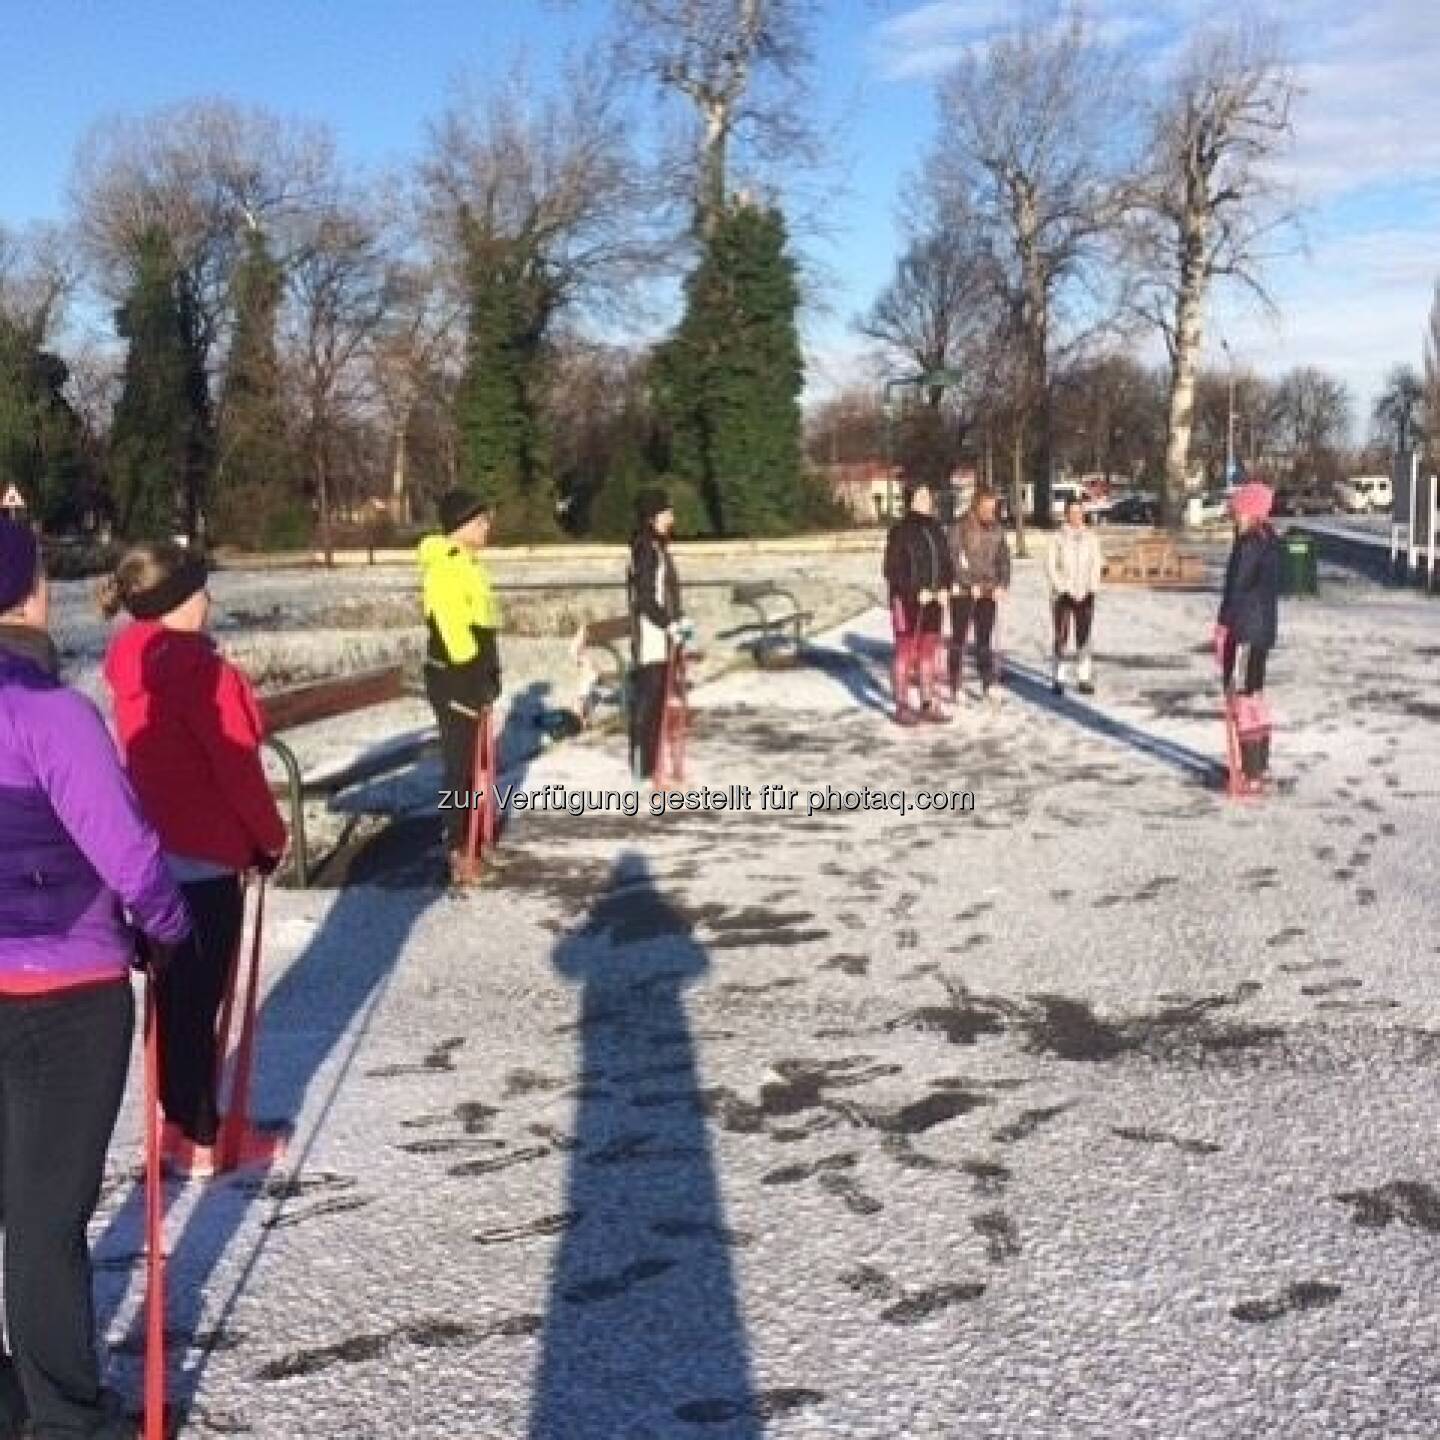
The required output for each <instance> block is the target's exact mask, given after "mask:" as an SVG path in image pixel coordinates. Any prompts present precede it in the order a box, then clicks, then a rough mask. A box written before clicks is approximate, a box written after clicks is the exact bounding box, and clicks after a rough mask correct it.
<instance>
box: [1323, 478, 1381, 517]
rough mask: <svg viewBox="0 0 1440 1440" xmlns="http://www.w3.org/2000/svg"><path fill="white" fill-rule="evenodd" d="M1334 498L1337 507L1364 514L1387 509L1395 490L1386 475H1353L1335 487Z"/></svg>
mask: <svg viewBox="0 0 1440 1440" xmlns="http://www.w3.org/2000/svg"><path fill="white" fill-rule="evenodd" d="M1335 500H1336V505H1337V508H1339V509H1341V510H1346V511H1349V513H1350V514H1352V515H1365V514H1368V513H1369V512H1370V511H1372V510H1388V509H1389V508H1390V507H1391V505H1393V504H1394V503H1395V492H1394V489H1393V487H1392V486H1391V484H1390V477H1389V476H1388V475H1355V476H1352V477H1351V478H1350V479H1349V480H1342V481H1341V482H1340V483H1339V485H1337V486H1336V487H1335Z"/></svg>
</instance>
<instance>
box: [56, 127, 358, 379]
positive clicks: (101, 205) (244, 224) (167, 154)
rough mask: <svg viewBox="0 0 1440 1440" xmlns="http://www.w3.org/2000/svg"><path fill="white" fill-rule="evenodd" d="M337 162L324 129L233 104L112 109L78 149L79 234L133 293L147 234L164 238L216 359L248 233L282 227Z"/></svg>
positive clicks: (313, 198) (118, 283)
mask: <svg viewBox="0 0 1440 1440" xmlns="http://www.w3.org/2000/svg"><path fill="white" fill-rule="evenodd" d="M334 169H335V147H334V141H333V139H332V137H331V135H330V133H329V132H328V131H327V130H326V129H325V128H324V127H322V126H317V125H309V124H302V123H299V122H294V121H290V120H286V119H282V118H280V117H278V116H275V115H272V114H270V113H268V112H267V111H264V110H260V109H250V108H244V107H241V106H237V105H234V104H232V103H231V102H229V101H225V100H190V101H184V102H182V103H180V104H177V105H173V106H168V107H165V108H163V109H159V110H154V111H151V112H149V113H147V114H144V115H140V116H135V117H126V116H112V117H109V118H107V119H105V120H103V121H100V122H98V123H97V124H96V125H95V126H94V127H93V128H92V129H91V131H90V132H89V134H88V135H87V136H86V137H85V139H84V140H83V141H82V142H81V145H80V147H79V150H78V151H77V155H76V160H75V166H74V171H73V174H72V178H71V187H70V188H71V197H72V204H73V208H74V210H75V215H76V230H77V233H78V235H79V237H80V242H81V245H82V248H83V251H84V253H85V255H86V257H87V258H88V259H89V261H90V263H91V266H92V268H93V270H94V273H95V276H96V279H97V280H98V282H99V286H100V289H101V290H102V292H103V293H104V294H105V295H106V296H107V297H109V298H111V299H119V298H120V297H121V296H123V295H124V294H125V292H126V291H127V290H128V288H129V286H130V284H131V282H132V280H133V278H134V274H135V268H136V265H137V263H138V259H139V256H140V254H141V253H142V249H143V246H144V243H145V239H146V236H147V235H153V234H155V233H157V232H158V233H161V234H163V235H164V236H165V237H166V239H167V240H168V241H169V243H170V246H171V248H172V250H173V251H174V254H175V257H176V260H177V262H178V264H179V266H180V268H181V271H182V275H183V278H184V280H185V283H186V285H187V287H188V289H189V291H190V295H191V298H192V299H193V301H194V303H195V304H196V306H197V310H198V313H199V315H200V317H201V322H202V323H201V335H200V340H201V344H202V347H203V349H204V351H205V354H206V356H208V355H209V354H210V352H211V350H212V348H213V347H214V346H215V344H216V342H217V340H219V339H220V337H221V336H222V334H223V331H224V326H225V321H226V318H227V312H228V309H229V299H230V297H229V285H230V278H231V274H232V271H233V268H234V264H235V259H236V256H237V253H238V250H239V246H240V244H241V242H242V239H243V236H244V234H245V232H246V231H247V230H254V229H260V230H264V231H265V232H266V233H267V235H269V234H272V233H278V232H281V231H283V230H284V229H285V228H286V226H287V224H288V222H290V221H291V220H292V219H294V218H295V217H296V216H298V215H299V214H301V213H302V212H303V211H304V210H305V209H306V208H307V207H309V206H310V205H312V204H313V203H316V202H317V200H318V199H319V197H321V196H322V195H323V194H324V193H325V190H326V188H327V186H328V185H329V184H330V177H331V176H332V175H333V172H334ZM279 249H280V258H281V260H282V262H283V260H284V259H285V258H286V257H285V247H284V246H283V244H282V245H281V246H280V247H279Z"/></svg>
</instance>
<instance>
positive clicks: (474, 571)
mask: <svg viewBox="0 0 1440 1440" xmlns="http://www.w3.org/2000/svg"><path fill="white" fill-rule="evenodd" d="M416 558H417V560H418V561H419V563H420V575H421V579H422V584H423V596H422V599H423V605H424V610H425V623H426V627H427V628H428V630H429V632H430V649H429V656H428V659H427V664H428V665H429V666H431V667H432V668H436V669H441V670H448V671H451V672H454V674H455V675H456V678H457V679H464V680H473V681H475V682H476V683H477V684H479V685H480V687H481V688H482V689H483V690H486V691H489V690H491V689H492V688H493V690H494V692H495V693H496V694H498V693H499V688H500V663H499V657H498V654H497V648H496V643H495V639H496V633H497V632H498V631H499V629H500V606H499V604H498V603H497V602H496V599H495V591H494V589H493V588H492V587H491V584H490V577H489V575H488V574H486V572H485V568H484V566H483V565H481V564H480V561H479V559H478V558H477V557H476V555H475V553H474V551H472V550H470V549H468V548H467V547H466V546H464V545H461V544H459V543H458V542H457V541H454V540H451V539H450V538H449V537H448V536H445V535H430V536H427V537H426V538H425V539H424V540H422V541H421V542H420V548H419V550H418V551H417V552H416ZM492 682H493V684H492ZM465 688H467V689H469V688H471V687H470V686H469V685H468V684H467V685H466V686H465ZM480 698H482V699H483V702H484V703H486V704H488V703H489V702H490V700H491V699H493V698H494V697H493V695H485V696H482V697H480Z"/></svg>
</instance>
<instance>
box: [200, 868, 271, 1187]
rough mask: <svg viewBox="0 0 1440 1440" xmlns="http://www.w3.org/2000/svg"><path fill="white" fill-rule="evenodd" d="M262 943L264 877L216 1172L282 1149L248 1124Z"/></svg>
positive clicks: (258, 891)
mask: <svg viewBox="0 0 1440 1440" xmlns="http://www.w3.org/2000/svg"><path fill="white" fill-rule="evenodd" d="M264 939H265V877H264V876H263V875H261V876H260V878H259V881H258V882H257V884H256V887H255V930H254V934H253V935H252V936H251V940H250V973H249V976H248V986H247V992H246V995H245V1014H244V1018H243V1020H242V1021H241V1024H240V1043H239V1045H238V1046H237V1047H236V1050H235V1073H234V1076H233V1077H232V1079H231V1083H230V1103H229V1104H228V1105H227V1106H226V1108H225V1118H224V1119H223V1120H222V1121H221V1123H220V1138H219V1145H218V1147H217V1149H218V1154H217V1155H216V1168H217V1169H218V1170H233V1169H234V1168H235V1167H236V1166H237V1165H242V1164H252V1163H254V1162H256V1161H262V1162H266V1163H268V1162H270V1161H272V1160H274V1159H275V1157H276V1155H277V1153H278V1152H279V1151H280V1150H281V1149H282V1148H283V1141H281V1140H279V1139H278V1138H268V1137H261V1136H258V1135H256V1134H255V1132H254V1130H253V1128H252V1127H251V1124H250V1085H251V1080H252V1078H253V1076H254V1070H255V1022H256V1015H257V1012H258V1010H259V1006H260V955H261V951H262V950H263V948H264Z"/></svg>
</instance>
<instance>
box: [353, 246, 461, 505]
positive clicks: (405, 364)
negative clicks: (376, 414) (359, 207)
mask: <svg viewBox="0 0 1440 1440" xmlns="http://www.w3.org/2000/svg"><path fill="white" fill-rule="evenodd" d="M463 333H464V311H463V308H462V306H461V305H460V304H459V302H458V301H457V299H456V297H455V296H454V294H453V292H451V291H449V290H447V289H446V288H445V287H444V286H442V285H441V284H440V282H439V277H438V276H437V274H436V272H435V268H434V267H433V266H431V265H425V264H419V263H396V264H393V265H392V266H391V267H390V269H389V271H388V273H387V275H386V278H385V284H384V296H383V305H382V313H381V315H380V317H379V322H378V324H377V326H376V329H375V333H374V335H373V336H372V337H371V340H370V343H369V346H368V350H367V353H368V355H369V358H370V363H371V366H372V369H373V373H374V378H375V386H376V390H377V392H378V395H379V398H380V402H381V404H382V406H383V407H384V410H385V415H386V418H387V420H388V422H389V428H390V513H391V517H392V518H393V519H394V520H395V521H396V522H397V523H400V524H404V523H406V522H408V521H409V520H410V519H411V516H412V514H413V506H412V504H411V499H412V496H411V481H410V464H409V461H410V449H411V442H412V438H413V437H412V433H411V432H412V424H413V420H414V417H415V414H416V411H417V409H419V408H420V407H421V405H422V403H423V402H424V401H425V399H426V398H427V396H428V398H429V399H430V400H431V401H432V402H434V401H438V400H439V399H440V398H441V397H440V396H439V395H438V394H437V393H436V392H437V390H438V389H439V388H440V384H439V382H441V380H442V378H443V377H444V376H445V375H447V374H451V375H453V374H454V373H457V372H458V370H459V368H460V358H461V356H460V349H461V339H462V336H463Z"/></svg>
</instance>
